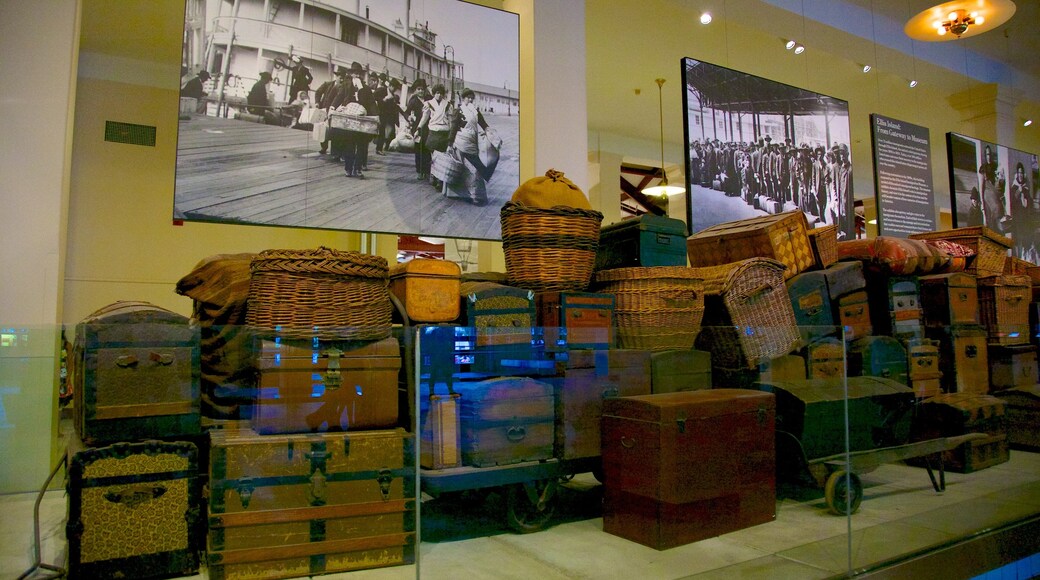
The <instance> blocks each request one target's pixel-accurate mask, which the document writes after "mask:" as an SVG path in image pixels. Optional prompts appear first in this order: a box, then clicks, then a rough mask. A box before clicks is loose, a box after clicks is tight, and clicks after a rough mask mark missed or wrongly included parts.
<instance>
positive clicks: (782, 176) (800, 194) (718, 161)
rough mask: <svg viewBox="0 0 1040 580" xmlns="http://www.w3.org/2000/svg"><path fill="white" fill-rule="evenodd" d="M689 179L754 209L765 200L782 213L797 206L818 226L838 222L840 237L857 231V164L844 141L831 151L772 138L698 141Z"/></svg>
mask: <svg viewBox="0 0 1040 580" xmlns="http://www.w3.org/2000/svg"><path fill="white" fill-rule="evenodd" d="M690 181H691V183H693V184H696V185H700V186H702V187H705V188H711V189H714V190H717V191H720V192H723V193H724V194H725V195H727V196H731V197H740V198H741V199H743V200H744V201H745V202H746V203H747V204H748V205H752V206H754V207H760V206H761V205H762V203H761V202H762V200H763V199H764V200H771V201H773V202H776V204H777V207H779V208H781V210H782V209H783V208H785V207H787V206H788V205H791V204H793V205H794V206H797V207H799V208H801V209H802V210H803V211H805V212H806V213H807V214H810V215H811V216H812V217H814V218H816V221H817V223H824V224H837V225H838V231H839V234H838V235H839V237H842V236H843V235H844V232H849V231H853V224H854V222H853V220H854V219H855V216H853V215H849V214H850V212H849V211H848V199H849V196H850V195H851V187H852V162H851V160H850V157H849V147H848V145H847V144H845V143H835V144H833V145H831V147H830V149H828V148H826V147H824V146H823V145H815V146H811V145H810V144H808V143H802V144H795V143H793V142H792V141H791V140H790V139H788V140H785V141H783V142H780V141H779V140H777V141H775V142H774V140H773V138H772V137H771V136H769V135H765V136H763V137H762V138H760V139H758V140H757V141H752V142H741V141H729V142H722V141H719V140H718V139H714V140H713V139H706V140H704V141H701V140H696V141H694V142H693V143H692V144H691V147H690ZM756 200H758V203H757V204H756Z"/></svg>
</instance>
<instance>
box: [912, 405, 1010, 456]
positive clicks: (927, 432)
mask: <svg viewBox="0 0 1040 580" xmlns="http://www.w3.org/2000/svg"><path fill="white" fill-rule="evenodd" d="M966 433H985V434H986V435H987V437H986V438H985V439H977V440H972V441H968V442H966V443H964V444H962V445H960V446H958V447H957V448H956V449H951V450H949V451H944V452H943V466H944V468H945V469H946V470H947V471H952V472H954V473H973V472H975V471H979V470H981V469H985V468H987V467H992V466H994V465H999V464H1001V463H1004V462H1006V461H1007V460H1008V459H1009V458H1010V455H1009V452H1008V431H1007V417H1006V416H1005V414H1004V401H1002V400H1000V399H998V398H996V397H993V396H991V395H980V394H976V393H946V394H943V395H939V396H937V397H932V398H930V399H925V400H924V401H921V403H920V405H918V408H917V417H916V418H915V419H914V428H913V433H912V435H911V439H912V440H913V441H923V440H927V439H935V438H938V437H952V436H955V435H964V434H966ZM908 463H911V464H913V465H924V464H925V462H924V460H923V459H922V458H916V459H914V460H911V461H908Z"/></svg>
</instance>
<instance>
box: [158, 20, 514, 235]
mask: <svg viewBox="0 0 1040 580" xmlns="http://www.w3.org/2000/svg"><path fill="white" fill-rule="evenodd" d="M181 75H182V76H181V91H180V96H181V98H180V108H179V117H178V118H179V123H178V141H177V176H176V184H175V191H174V204H173V217H174V219H177V220H187V221H210V222H221V223H242V224H259V225H277V226H290V227H304V228H319V229H334V230H348V231H366V232H378V233H397V234H412V235H425V236H434V237H449V238H468V239H487V240H497V239H500V238H501V228H500V219H499V209H500V208H501V206H502V205H503V204H504V203H505V202H507V201H509V198H510V196H511V195H512V193H513V191H515V190H516V188H517V186H518V185H519V182H520V151H519V150H520V118H519V116H520V86H519V84H520V32H519V16H518V15H517V14H515V13H512V12H508V11H503V10H497V9H492V8H487V7H485V6H481V5H478V4H473V3H470V2H465V1H463V0H381V1H380V2H373V3H361V2H357V1H356V0H327V1H324V2H274V3H272V2H267V1H265V0H233V1H232V0H187V1H186V6H185V18H184V45H183V50H182V59H181Z"/></svg>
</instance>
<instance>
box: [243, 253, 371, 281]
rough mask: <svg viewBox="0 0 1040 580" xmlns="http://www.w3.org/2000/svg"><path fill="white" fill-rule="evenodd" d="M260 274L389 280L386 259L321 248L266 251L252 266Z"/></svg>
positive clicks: (253, 270) (254, 260)
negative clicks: (318, 275) (282, 273)
mask: <svg viewBox="0 0 1040 580" xmlns="http://www.w3.org/2000/svg"><path fill="white" fill-rule="evenodd" d="M249 268H250V270H251V271H252V272H253V273H256V272H289V273H300V274H332V275H338V276H353V277H357V278H380V279H384V280H385V279H388V277H389V268H388V267H387V262H386V258H384V257H382V256H372V255H368V254H362V253H360V252H351V251H342V250H334V249H332V248H329V247H326V246H320V247H318V248H317V249H313V250H264V251H262V252H260V253H259V254H257V256H256V257H255V258H253V261H252V262H251V263H250V264H249Z"/></svg>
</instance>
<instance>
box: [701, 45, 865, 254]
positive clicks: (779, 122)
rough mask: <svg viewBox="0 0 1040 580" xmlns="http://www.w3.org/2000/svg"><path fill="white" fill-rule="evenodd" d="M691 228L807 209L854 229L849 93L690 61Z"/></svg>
mask: <svg viewBox="0 0 1040 580" xmlns="http://www.w3.org/2000/svg"><path fill="white" fill-rule="evenodd" d="M682 72H683V81H684V85H685V91H684V92H683V106H684V113H685V114H684V123H685V135H686V152H687V159H686V163H687V167H686V179H687V191H688V194H687V195H688V196H689V199H688V202H689V203H688V206H687V207H688V208H689V215H688V219H689V224H690V231H691V232H697V231H700V230H703V229H704V228H707V227H709V226H712V225H715V224H718V223H722V222H728V221H733V220H738V219H746V218H750V217H755V216H759V215H764V214H767V213H768V214H773V213H780V212H784V211H791V210H794V209H802V210H803V211H804V212H805V213H806V217H807V218H808V219H809V222H810V224H812V225H814V226H821V225H830V224H836V225H837V226H838V236H839V239H852V238H853V237H855V215H854V213H853V193H852V157H851V155H850V151H849V141H850V139H849V135H850V133H849V106H848V103H847V102H846V101H842V100H840V99H835V98H833V97H828V96H826V95H821V94H819V93H814V92H811V91H807V90H804V89H799V88H797V87H792V86H790V85H786V84H783V83H778V82H776V81H771V80H768V79H764V78H761V77H757V76H754V75H749V74H747V73H742V72H739V71H735V70H732V69H729V68H725V67H720V66H717V65H713V64H709V63H706V62H703V61H698V60H694V59H691V58H686V59H683V61H682Z"/></svg>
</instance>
